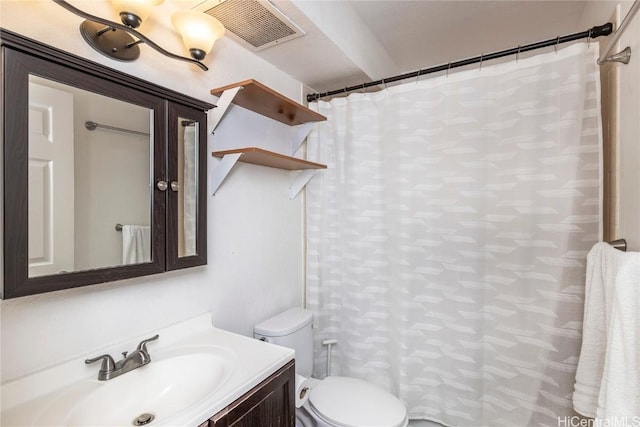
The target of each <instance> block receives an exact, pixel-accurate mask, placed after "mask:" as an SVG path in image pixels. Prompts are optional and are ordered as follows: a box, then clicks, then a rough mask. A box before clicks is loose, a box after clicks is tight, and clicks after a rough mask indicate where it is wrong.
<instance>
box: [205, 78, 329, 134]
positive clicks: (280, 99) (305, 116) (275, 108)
mask: <svg viewBox="0 0 640 427" xmlns="http://www.w3.org/2000/svg"><path fill="white" fill-rule="evenodd" d="M236 87H242V90H240V91H239V92H238V93H237V94H236V95H235V97H234V98H233V101H232V102H233V103H234V104H236V105H239V106H240V107H243V108H246V109H247V110H251V111H254V112H256V113H258V114H261V115H263V116H266V117H269V118H271V119H273V120H277V121H279V122H281V123H284V124H287V125H290V126H295V125H300V124H303V123H308V122H321V121H323V120H327V118H326V117H325V116H323V115H322V114H319V113H316V112H315V111H313V110H310V109H309V108H307V107H305V106H304V105H301V104H298V103H297V102H295V101H293V100H291V99H289V98H287V97H286V96H284V95H281V94H280V93H278V92H276V91H275V90H273V89H271V88H269V87H267V86H265V85H263V84H262V83H260V82H258V81H256V80H253V79H249V80H244V81H241V82H238V83H234V84H231V85H227V86H223V87H219V88H216V89H211V94H212V95H214V96H221V95H222V93H223V92H224V91H227V90H229V89H233V88H236Z"/></svg>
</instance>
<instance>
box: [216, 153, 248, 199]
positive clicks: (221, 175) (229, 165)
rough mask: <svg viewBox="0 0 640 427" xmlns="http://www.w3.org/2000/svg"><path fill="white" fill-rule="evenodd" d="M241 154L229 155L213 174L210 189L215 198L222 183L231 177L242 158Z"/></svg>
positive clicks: (222, 160)
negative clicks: (230, 174)
mask: <svg viewBox="0 0 640 427" xmlns="http://www.w3.org/2000/svg"><path fill="white" fill-rule="evenodd" d="M240 155H241V154H240V153H237V154H227V155H225V156H224V157H223V158H222V159H221V160H220V163H218V166H216V168H215V169H214V170H213V172H212V173H211V180H210V181H209V187H210V188H211V195H212V196H214V195H215V194H216V191H218V188H220V185H222V181H224V179H225V178H226V177H227V175H229V172H231V169H233V166H234V165H235V164H236V162H237V161H238V159H239V158H240Z"/></svg>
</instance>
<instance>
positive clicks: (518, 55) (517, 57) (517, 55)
mask: <svg viewBox="0 0 640 427" xmlns="http://www.w3.org/2000/svg"><path fill="white" fill-rule="evenodd" d="M518 59H520V45H518V51H517V52H516V64H517V63H518Z"/></svg>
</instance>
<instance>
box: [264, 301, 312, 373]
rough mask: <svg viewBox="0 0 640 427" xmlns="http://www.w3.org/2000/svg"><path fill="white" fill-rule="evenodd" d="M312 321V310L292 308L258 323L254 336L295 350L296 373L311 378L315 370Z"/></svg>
mask: <svg viewBox="0 0 640 427" xmlns="http://www.w3.org/2000/svg"><path fill="white" fill-rule="evenodd" d="M312 320H313V315H312V313H311V311H310V310H307V309H304V308H291V309H289V310H287V311H284V312H282V313H280V314H276V315H275V316H273V317H270V318H269V319H267V320H265V321H263V322H260V323H258V324H257V325H256V326H255V327H254V328H253V336H254V337H255V338H257V339H260V340H263V341H266V342H269V343H272V344H277V345H281V346H283V347H288V348H291V349H293V350H295V352H296V356H295V357H296V373H298V374H299V375H302V376H304V377H310V376H311V372H312V370H313V332H312V329H311V321H312Z"/></svg>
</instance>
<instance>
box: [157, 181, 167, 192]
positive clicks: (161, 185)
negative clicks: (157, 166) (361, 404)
mask: <svg viewBox="0 0 640 427" xmlns="http://www.w3.org/2000/svg"><path fill="white" fill-rule="evenodd" d="M156 187H158V190H160V191H167V188H169V186H168V185H167V181H158V183H157V184H156Z"/></svg>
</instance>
